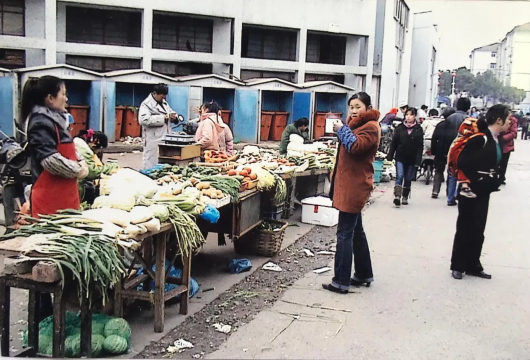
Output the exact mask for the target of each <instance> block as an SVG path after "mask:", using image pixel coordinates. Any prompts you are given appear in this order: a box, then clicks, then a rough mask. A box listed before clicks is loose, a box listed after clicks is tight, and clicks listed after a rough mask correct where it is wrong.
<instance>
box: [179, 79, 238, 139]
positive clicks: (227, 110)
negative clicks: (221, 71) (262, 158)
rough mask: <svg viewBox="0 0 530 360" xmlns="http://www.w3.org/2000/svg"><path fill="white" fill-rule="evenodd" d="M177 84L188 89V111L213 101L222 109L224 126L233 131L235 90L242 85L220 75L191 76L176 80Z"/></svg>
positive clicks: (193, 115) (192, 115) (191, 114)
mask: <svg viewBox="0 0 530 360" xmlns="http://www.w3.org/2000/svg"><path fill="white" fill-rule="evenodd" d="M176 80H177V81H178V83H179V84H182V85H185V86H189V87H190V97H189V109H190V110H189V111H190V117H191V118H193V117H195V116H196V115H195V114H193V113H192V112H193V110H194V109H195V108H197V107H199V106H200V105H202V104H204V103H205V102H210V101H215V102H216V103H217V104H219V106H220V107H221V108H222V115H221V116H222V118H223V121H224V122H225V124H228V125H229V126H230V128H231V129H233V122H234V121H235V120H234V116H233V113H234V109H235V97H236V90H237V89H239V88H242V87H244V86H245V84H244V83H242V82H239V81H235V80H231V79H228V78H225V77H222V76H220V75H215V74H212V75H192V76H184V77H179V78H177V79H176Z"/></svg>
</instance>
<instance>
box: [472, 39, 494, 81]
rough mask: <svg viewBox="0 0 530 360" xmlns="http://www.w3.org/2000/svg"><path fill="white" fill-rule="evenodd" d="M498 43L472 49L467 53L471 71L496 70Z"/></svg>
mask: <svg viewBox="0 0 530 360" xmlns="http://www.w3.org/2000/svg"><path fill="white" fill-rule="evenodd" d="M498 50H499V43H495V44H490V45H486V46H482V47H479V48H476V49H474V50H473V51H472V52H471V55H469V58H470V59H471V66H470V69H471V73H473V75H477V74H478V73H485V72H486V71H488V70H491V71H493V72H495V71H496V70H497V57H498Z"/></svg>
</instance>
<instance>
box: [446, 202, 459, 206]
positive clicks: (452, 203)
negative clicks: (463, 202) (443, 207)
mask: <svg viewBox="0 0 530 360" xmlns="http://www.w3.org/2000/svg"><path fill="white" fill-rule="evenodd" d="M456 205H458V204H457V203H456V201H453V202H448V203H447V206H456Z"/></svg>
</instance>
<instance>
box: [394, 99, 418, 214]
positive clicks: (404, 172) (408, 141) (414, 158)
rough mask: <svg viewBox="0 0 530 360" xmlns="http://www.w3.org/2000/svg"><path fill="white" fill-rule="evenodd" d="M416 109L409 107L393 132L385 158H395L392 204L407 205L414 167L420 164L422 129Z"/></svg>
mask: <svg viewBox="0 0 530 360" xmlns="http://www.w3.org/2000/svg"><path fill="white" fill-rule="evenodd" d="M416 115H417V110H416V109H415V108H410V109H408V110H407V113H406V115H405V121H403V123H402V124H399V125H398V127H397V128H396V131H395V132H394V137H393V139H392V144H391V145H390V151H389V152H388V156H387V160H388V161H392V160H393V159H394V158H395V159H396V185H395V187H394V205H396V206H400V205H401V204H403V205H408V198H409V195H410V186H411V184H412V179H413V178H414V173H415V172H416V167H419V166H420V165H421V157H422V154H423V129H422V128H421V125H420V124H418V122H417V121H416Z"/></svg>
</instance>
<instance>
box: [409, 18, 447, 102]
mask: <svg viewBox="0 0 530 360" xmlns="http://www.w3.org/2000/svg"><path fill="white" fill-rule="evenodd" d="M433 21H434V18H433V16H432V13H430V12H429V13H420V14H415V15H414V28H413V31H412V59H411V62H410V80H409V99H408V103H409V105H411V106H414V107H417V108H419V107H420V106H421V105H427V106H428V107H429V108H432V107H434V106H435V105H436V104H435V98H436V94H437V90H438V82H437V81H436V79H435V78H436V77H437V72H438V59H439V56H440V54H438V53H436V56H434V59H433V48H434V49H436V50H437V51H438V50H439V42H440V39H439V36H438V32H437V30H436V27H435V26H434V22H433ZM433 62H434V71H433Z"/></svg>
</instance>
